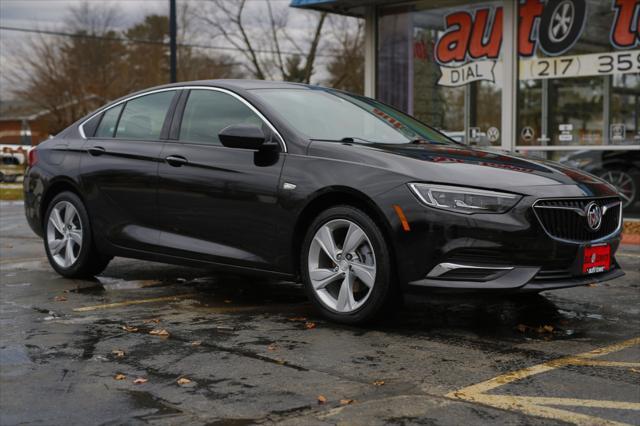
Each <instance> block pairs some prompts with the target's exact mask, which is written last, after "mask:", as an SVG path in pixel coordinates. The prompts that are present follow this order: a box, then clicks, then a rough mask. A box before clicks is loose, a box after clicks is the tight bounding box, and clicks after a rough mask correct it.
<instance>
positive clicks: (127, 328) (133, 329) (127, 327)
mask: <svg viewBox="0 0 640 426" xmlns="http://www.w3.org/2000/svg"><path fill="white" fill-rule="evenodd" d="M122 329H123V330H124V331H128V332H129V333H135V332H137V331H138V327H133V326H131V325H123V326H122Z"/></svg>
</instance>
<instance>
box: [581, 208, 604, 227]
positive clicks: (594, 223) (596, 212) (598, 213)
mask: <svg viewBox="0 0 640 426" xmlns="http://www.w3.org/2000/svg"><path fill="white" fill-rule="evenodd" d="M584 213H585V216H586V217H587V225H589V228H590V229H591V230H592V231H597V230H598V229H600V225H601V224H602V209H601V208H600V206H599V205H597V204H596V203H595V202H594V201H592V202H590V203H589V204H587V205H586V207H585V208H584Z"/></svg>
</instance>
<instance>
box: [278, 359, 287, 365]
mask: <svg viewBox="0 0 640 426" xmlns="http://www.w3.org/2000/svg"><path fill="white" fill-rule="evenodd" d="M276 362H277V363H278V364H280V365H284V364H286V362H287V361H285V360H284V359H276Z"/></svg>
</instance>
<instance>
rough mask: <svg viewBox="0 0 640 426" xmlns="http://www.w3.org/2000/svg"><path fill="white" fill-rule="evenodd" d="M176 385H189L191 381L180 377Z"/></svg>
mask: <svg viewBox="0 0 640 426" xmlns="http://www.w3.org/2000/svg"><path fill="white" fill-rule="evenodd" d="M176 383H178V384H179V385H180V386H183V385H188V384H189V383H191V380H189V379H187V378H186V377H180V378H179V379H178V380H177V382H176Z"/></svg>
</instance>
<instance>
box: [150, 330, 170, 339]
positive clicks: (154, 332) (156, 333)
mask: <svg viewBox="0 0 640 426" xmlns="http://www.w3.org/2000/svg"><path fill="white" fill-rule="evenodd" d="M149 334H151V335H153V336H160V337H167V336H169V332H168V331H167V330H165V329H164V328H154V329H153V330H151V331H150V332H149Z"/></svg>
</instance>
